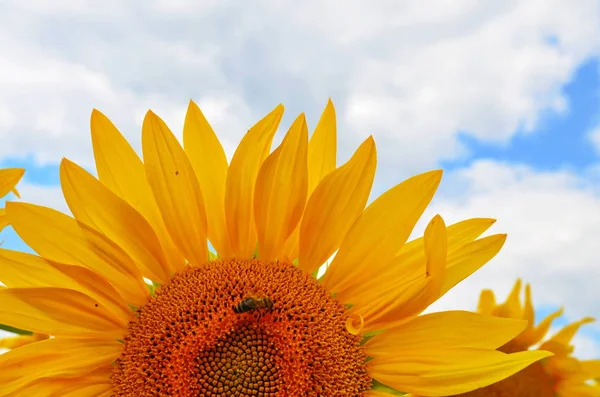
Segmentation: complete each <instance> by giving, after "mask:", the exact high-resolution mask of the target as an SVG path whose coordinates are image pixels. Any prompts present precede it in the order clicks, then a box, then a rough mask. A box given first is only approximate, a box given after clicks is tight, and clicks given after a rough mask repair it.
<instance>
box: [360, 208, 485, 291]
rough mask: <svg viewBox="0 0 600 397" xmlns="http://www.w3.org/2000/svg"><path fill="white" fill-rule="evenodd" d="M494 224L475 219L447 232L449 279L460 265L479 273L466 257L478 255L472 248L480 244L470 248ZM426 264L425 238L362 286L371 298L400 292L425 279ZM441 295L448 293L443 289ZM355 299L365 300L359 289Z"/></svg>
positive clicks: (406, 246)
mask: <svg viewBox="0 0 600 397" xmlns="http://www.w3.org/2000/svg"><path fill="white" fill-rule="evenodd" d="M493 223H494V220H493V219H486V218H475V219H468V220H466V221H462V222H458V223H455V224H453V225H450V226H449V227H447V228H446V236H447V239H448V244H447V246H448V254H447V261H446V269H447V272H446V277H448V271H449V270H448V269H449V268H450V267H451V266H453V265H455V264H457V263H458V262H459V261H461V263H465V264H466V265H467V266H466V270H473V271H474V270H476V267H477V262H475V266H472V265H471V263H472V262H470V261H469V256H467V255H465V254H466V253H472V254H475V255H476V254H478V252H479V251H478V250H477V249H475V250H473V249H472V248H474V247H475V248H477V247H480V246H479V245H478V244H479V243H478V244H475V245H474V246H473V245H469V244H470V243H471V242H472V241H473V240H474V239H476V238H477V237H478V236H479V235H481V233H483V232H484V231H485V230H487V229H488V228H489V227H490V226H491V225H492V224H493ZM482 240H483V239H482ZM481 257H482V256H481V255H480V256H479V258H480V259H479V263H481V261H482V259H481ZM476 258H477V256H476ZM426 263H427V261H426V251H425V247H424V242H423V237H420V238H418V239H415V240H412V241H410V242H408V243H407V244H406V245H405V246H404V247H403V248H402V249H401V250H400V253H399V254H398V255H396V256H395V257H394V259H393V260H392V261H391V262H390V263H388V264H387V266H385V267H381V268H380V271H378V272H377V274H373V275H372V277H371V278H370V279H368V280H365V282H364V283H363V284H362V287H363V290H364V291H365V292H366V293H368V294H370V292H369V291H374V290H392V289H396V288H399V286H401V285H409V284H410V283H411V282H413V281H415V280H418V279H420V278H422V277H423V275H424V274H425V271H426ZM459 269H462V267H458V268H457V269H455V270H454V271H453V272H454V273H456V271H457V270H459ZM461 276H462V275H461ZM451 277H452V275H451ZM459 278H460V277H459ZM444 285H446V283H444ZM442 291H443V292H444V293H445V290H444V289H443V290H442ZM353 295H354V296H353V299H354V298H356V299H357V301H360V300H362V298H360V297H356V295H360V293H359V292H358V291H357V290H356V289H355V291H354V294H353Z"/></svg>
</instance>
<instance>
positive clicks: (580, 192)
mask: <svg viewBox="0 0 600 397" xmlns="http://www.w3.org/2000/svg"><path fill="white" fill-rule="evenodd" d="M597 182H598V179H597V175H596V174H594V173H590V174H589V175H584V176H581V175H576V174H573V173H571V172H570V171H566V170H559V171H555V172H545V171H535V170H533V169H531V168H529V167H526V166H519V165H509V164H503V163H497V162H493V161H479V162H476V163H474V164H473V166H472V167H469V168H465V169H461V170H458V171H456V172H454V173H452V174H450V175H446V180H445V181H443V182H442V183H443V186H442V194H441V195H440V197H437V198H436V199H435V201H434V203H433V205H432V207H431V209H430V210H428V214H427V216H429V217H431V216H432V215H433V214H434V213H440V214H441V215H442V216H443V217H444V218H445V220H446V222H447V223H448V224H450V223H454V222H456V221H459V220H462V219H466V218H472V217H478V216H480V217H492V218H496V219H497V220H498V221H497V222H496V224H495V225H494V226H493V228H492V231H491V232H492V233H508V239H507V242H506V244H505V246H504V248H503V249H502V251H501V252H500V254H499V255H498V256H497V257H496V258H494V259H493V260H492V261H491V262H490V263H489V264H488V265H486V266H484V267H483V268H482V269H481V270H480V271H478V272H476V273H475V274H474V275H473V276H472V277H470V278H468V279H467V280H465V281H464V282H463V283H461V284H459V285H458V286H457V287H456V288H455V289H454V290H452V291H450V292H449V293H448V294H447V295H446V296H445V297H444V298H443V299H442V300H441V301H440V302H439V303H437V304H436V305H435V306H433V307H432V310H433V309H440V308H463V309H474V308H475V306H476V302H477V299H478V296H479V291H480V290H481V289H483V288H491V289H493V290H495V291H496V292H497V295H498V297H499V298H502V299H503V298H504V297H505V296H506V295H507V293H508V291H509V290H510V288H511V287H512V285H513V283H514V282H515V280H516V278H517V277H521V278H522V279H523V281H524V282H529V283H531V285H532V291H533V298H534V303H535V305H536V306H546V307H548V306H550V307H559V306H564V307H565V310H566V313H567V315H568V317H569V318H570V319H572V318H580V317H584V316H598V315H599V314H600V313H598V305H597V303H598V301H599V300H600V292H599V291H598V280H600V265H599V262H598V255H597V252H598V241H600V228H598V225H600V192H599V191H598V187H599V186H600V185H599V184H598V183H597ZM596 326H597V325H596Z"/></svg>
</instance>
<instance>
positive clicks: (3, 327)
mask: <svg viewBox="0 0 600 397" xmlns="http://www.w3.org/2000/svg"><path fill="white" fill-rule="evenodd" d="M0 329H1V330H3V331H8V332H12V333H13V334H19V335H33V332H31V331H26V330H24V329H19V328H15V327H11V326H10V325H4V324H0Z"/></svg>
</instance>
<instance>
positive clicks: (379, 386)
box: [371, 379, 406, 396]
mask: <svg viewBox="0 0 600 397" xmlns="http://www.w3.org/2000/svg"><path fill="white" fill-rule="evenodd" d="M371 389H372V390H379V391H383V392H386V393H388V394H391V395H392V396H405V395H406V393H402V392H400V391H398V390H396V389H393V388H391V387H389V386H386V385H384V384H383V383H381V382H379V381H378V380H377V379H373V384H372V385H371Z"/></svg>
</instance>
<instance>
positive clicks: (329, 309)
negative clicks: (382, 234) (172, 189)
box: [112, 260, 371, 397]
mask: <svg viewBox="0 0 600 397" xmlns="http://www.w3.org/2000/svg"><path fill="white" fill-rule="evenodd" d="M248 297H257V299H258V297H268V298H270V299H271V300H272V307H262V308H261V307H258V308H254V307H253V306H244V307H243V309H244V310H241V313H236V310H234V308H235V307H239V305H240V303H241V302H242V301H243V300H244V299H245V298H248ZM267 306H270V305H267ZM237 311H240V310H237ZM347 318H348V315H347V314H346V310H345V307H344V306H343V305H342V304H341V303H340V302H338V301H336V300H335V299H334V298H333V297H332V296H331V294H330V293H329V292H327V291H326V290H325V289H324V288H322V287H321V286H320V285H319V284H318V283H317V281H316V280H315V279H314V278H312V277H310V276H309V275H307V274H305V273H303V272H302V271H300V270H298V269H297V268H296V267H295V266H294V265H292V264H290V263H285V262H274V263H262V262H260V261H258V260H248V261H242V260H231V261H220V260H219V261H213V262H210V263H208V264H206V265H204V266H201V267H198V268H190V269H188V270H186V271H184V272H182V273H180V274H178V275H176V276H174V277H173V278H172V279H171V281H169V283H167V284H166V285H164V286H163V287H161V288H159V289H157V291H156V294H155V296H154V297H153V298H152V299H151V300H150V301H149V302H148V303H147V304H146V305H144V306H143V307H141V308H140V309H139V311H138V315H137V317H136V319H135V320H134V321H132V322H131V324H130V326H129V333H128V336H127V338H126V339H125V346H124V348H123V352H122V354H121V357H120V358H119V359H118V360H117V362H116V365H115V368H114V371H113V376H112V380H113V384H114V392H113V395H114V396H139V395H144V396H181V397H186V396H265V397H266V396H333V395H336V396H360V395H361V394H362V392H363V391H366V390H367V389H368V388H369V386H370V383H371V378H370V377H369V375H368V374H367V371H366V356H365V354H364V352H363V350H362V348H361V345H360V340H361V337H360V336H357V335H351V334H350V333H349V332H348V331H347V330H346V327H345V323H346V320H347Z"/></svg>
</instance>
